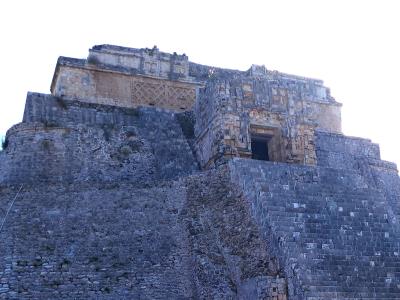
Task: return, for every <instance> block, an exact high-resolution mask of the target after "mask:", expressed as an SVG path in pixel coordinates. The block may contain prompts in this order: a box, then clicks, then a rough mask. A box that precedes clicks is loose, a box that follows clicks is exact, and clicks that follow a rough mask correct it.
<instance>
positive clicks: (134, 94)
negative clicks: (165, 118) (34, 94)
mask: <svg viewBox="0 0 400 300" xmlns="http://www.w3.org/2000/svg"><path fill="white" fill-rule="evenodd" d="M196 87H197V86H196V85H195V84H193V83H187V82H179V81H171V80H168V79H159V78H149V77H143V76H136V75H132V74H129V73H128V74H124V73H121V72H116V71H112V70H102V69H99V68H98V67H97V66H95V65H90V64H89V65H84V66H81V65H72V64H71V63H69V64H64V65H63V64H61V63H60V64H59V66H58V67H57V75H56V76H55V79H54V82H53V86H52V94H53V95H55V96H59V97H68V98H73V99H79V100H80V101H84V102H90V103H98V104H106V105H115V106H122V107H138V106H157V107H161V108H167V109H171V110H175V111H185V110H190V109H192V107H193V104H194V102H195V98H196Z"/></svg>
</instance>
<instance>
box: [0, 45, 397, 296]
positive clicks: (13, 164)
mask: <svg viewBox="0 0 400 300" xmlns="http://www.w3.org/2000/svg"><path fill="white" fill-rule="evenodd" d="M340 110H341V104H340V103H338V102H336V101H335V99H334V98H333V97H332V96H331V93H330V90H329V89H328V88H327V87H325V86H324V85H323V82H322V81H321V80H317V79H311V78H305V77H300V76H294V75H289V74H284V73H281V72H277V71H271V70H268V69H267V68H265V67H264V66H257V65H253V66H251V67H250V68H249V69H248V70H246V71H238V70H228V69H221V68H218V67H211V66H205V65H200V64H197V63H193V62H191V61H189V58H188V56H186V55H185V54H177V53H173V54H170V53H164V52H161V51H159V49H158V48H157V47H153V48H150V49H148V48H146V49H134V48H126V47H120V46H112V45H100V46H94V47H93V48H92V49H90V50H89V55H88V57H87V59H75V58H67V57H60V58H59V60H58V62H57V65H56V68H55V73H54V77H53V81H52V83H51V94H49V95H47V94H38V93H31V92H29V93H28V95H27V100H26V105H25V112H24V116H23V120H22V122H21V123H19V124H16V125H14V126H13V127H11V128H10V129H9V131H8V132H7V136H6V140H5V141H4V142H3V151H1V152H0V221H1V222H0V239H1V243H0V299H269V300H272V299H274V300H283V299H310V300H312V299H313V300H316V299H400V257H399V253H400V224H399V218H400V179H399V176H398V172H397V167H396V165H395V164H393V163H390V162H386V161H383V160H381V159H380V153H379V146H378V145H377V144H374V143H372V142H371V141H370V140H366V139H360V138H355V137H348V136H345V135H343V134H342V132H341V115H340Z"/></svg>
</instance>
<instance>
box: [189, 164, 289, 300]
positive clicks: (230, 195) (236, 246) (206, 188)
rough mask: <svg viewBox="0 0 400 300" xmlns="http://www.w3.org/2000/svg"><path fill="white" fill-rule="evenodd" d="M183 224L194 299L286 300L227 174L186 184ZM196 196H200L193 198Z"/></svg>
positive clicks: (282, 281)
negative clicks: (190, 263)
mask: <svg viewBox="0 0 400 300" xmlns="http://www.w3.org/2000/svg"><path fill="white" fill-rule="evenodd" d="M186 182H187V203H186V206H185V212H186V213H185V219H186V220H187V224H188V230H189V233H190V237H189V240H190V247H191V252H192V253H193V254H195V255H194V262H193V272H194V274H195V284H196V290H197V298H198V299H267V300H286V299H287V283H286V278H285V276H284V274H283V273H282V269H281V267H280V266H279V262H278V261H277V258H276V257H274V256H272V255H271V252H270V251H271V250H270V246H269V244H267V243H265V241H264V240H263V237H262V235H261V234H260V231H259V229H258V227H257V226H256V225H255V223H254V222H253V220H252V219H251V216H250V214H249V208H248V205H247V203H246V201H245V199H244V198H243V197H242V194H241V192H240V190H238V189H237V188H236V187H235V186H234V185H233V184H232V183H231V181H230V177H229V170H228V169H227V168H224V167H223V168H221V169H220V170H218V171H214V170H213V171H208V172H206V173H204V174H201V175H198V176H192V177H189V178H187V180H186ZM199 191H201V192H199Z"/></svg>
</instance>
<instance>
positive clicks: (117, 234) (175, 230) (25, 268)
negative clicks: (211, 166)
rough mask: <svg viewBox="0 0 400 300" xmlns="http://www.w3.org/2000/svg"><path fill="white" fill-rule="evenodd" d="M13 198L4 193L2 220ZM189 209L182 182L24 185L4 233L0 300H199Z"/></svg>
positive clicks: (0, 206)
mask: <svg viewBox="0 0 400 300" xmlns="http://www.w3.org/2000/svg"><path fill="white" fill-rule="evenodd" d="M17 187H18V186H17ZM16 192H17V191H16V189H13V188H5V187H4V186H2V187H1V190H0V214H1V219H0V220H2V218H3V216H4V214H5V211H6V209H7V207H8V205H9V204H10V202H11V200H12V199H13V197H14V196H15V195H16ZM184 203H185V190H184V187H183V186H182V185H179V183H168V184H164V185H162V186H158V187H155V186H153V187H147V188H137V186H135V185H131V184H121V183H120V182H116V181H114V182H113V183H110V184H108V185H107V184H93V183H90V184H77V183H75V184H73V185H68V184H62V183H61V184H51V185H49V184H39V183H38V182H36V183H35V184H34V185H31V186H27V185H24V187H23V190H22V193H21V194H20V195H19V196H18V197H17V198H16V200H15V203H14V206H13V208H12V210H11V212H10V214H9V216H8V218H7V220H6V223H5V227H4V228H3V230H2V231H1V232H0V237H1V241H2V242H1V244H0V253H1V255H0V256H1V259H0V281H1V283H0V299H38V300H39V299H192V298H194V297H195V289H194V288H193V273H192V267H191V265H192V255H193V254H192V253H191V252H190V248H189V240H188V236H189V234H188V232H187V230H186V227H185V223H184V222H183V218H182V215H181V212H182V207H183V205H184Z"/></svg>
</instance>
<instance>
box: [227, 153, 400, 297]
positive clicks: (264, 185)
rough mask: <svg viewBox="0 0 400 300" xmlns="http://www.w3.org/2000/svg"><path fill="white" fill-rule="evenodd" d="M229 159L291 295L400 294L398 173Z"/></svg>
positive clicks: (387, 295) (358, 295)
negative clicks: (285, 279) (276, 259)
mask: <svg viewBox="0 0 400 300" xmlns="http://www.w3.org/2000/svg"><path fill="white" fill-rule="evenodd" d="M229 167H230V170H231V172H232V180H233V182H234V183H236V185H237V186H239V187H240V188H242V190H243V193H244V197H245V198H246V199H247V201H248V203H249V206H250V207H251V215H252V218H253V219H254V220H255V221H256V223H257V224H258V225H259V226H260V228H261V230H262V232H263V233H264V236H265V238H266V240H267V244H268V245H269V249H271V253H272V255H276V257H277V258H279V259H278V261H279V263H280V265H281V266H282V268H283V271H284V274H285V277H286V278H287V280H288V291H289V294H288V296H289V298H290V299H398V295H399V294H400V288H399V287H400V275H399V273H398V272H397V270H398V266H399V264H400V257H399V247H400V224H399V218H398V217H399V215H398V212H399V210H398V207H399V205H398V203H399V202H400V193H399V191H400V190H399V189H400V180H399V177H398V175H397V173H395V172H393V171H390V170H382V169H381V170H378V169H376V168H374V167H372V166H369V167H368V166H365V167H366V168H364V167H362V168H353V167H352V166H349V168H348V169H334V168H323V167H309V166H301V165H287V164H282V163H273V162H260V161H255V160H245V159H238V158H236V159H233V160H231V161H230V163H229ZM368 170H369V171H370V172H368ZM381 181H383V182H385V184H383V183H382V182H381ZM389 185H391V186H390V187H389Z"/></svg>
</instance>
